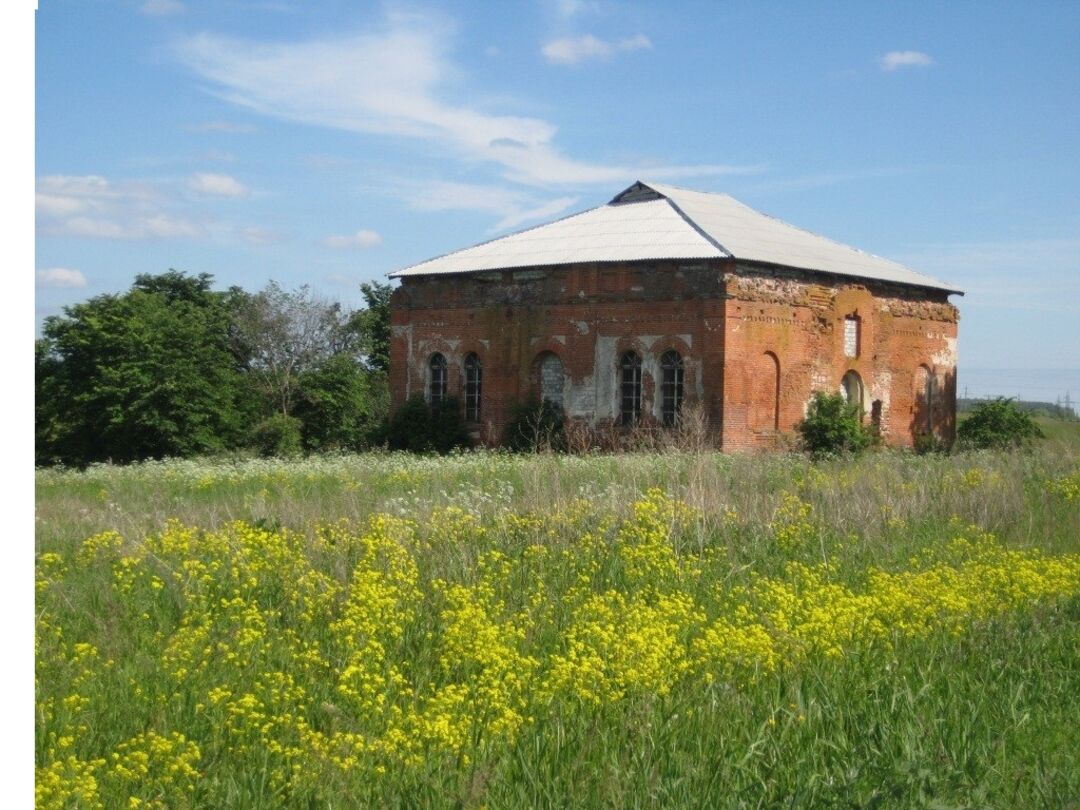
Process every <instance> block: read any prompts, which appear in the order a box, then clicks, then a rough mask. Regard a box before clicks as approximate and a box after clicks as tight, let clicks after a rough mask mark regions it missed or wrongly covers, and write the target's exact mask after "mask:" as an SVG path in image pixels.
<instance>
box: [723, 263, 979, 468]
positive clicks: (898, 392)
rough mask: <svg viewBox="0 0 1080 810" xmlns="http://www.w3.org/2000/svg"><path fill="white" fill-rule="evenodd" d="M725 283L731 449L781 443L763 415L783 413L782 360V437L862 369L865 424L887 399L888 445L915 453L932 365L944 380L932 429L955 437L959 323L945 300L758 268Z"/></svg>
mask: <svg viewBox="0 0 1080 810" xmlns="http://www.w3.org/2000/svg"><path fill="white" fill-rule="evenodd" d="M726 281H727V292H728V299H727V309H726V313H725V332H726V336H725V342H726V345H727V364H726V368H725V370H726V376H725V385H724V402H725V407H724V422H723V448H724V449H725V450H749V449H756V448H765V447H770V446H773V445H775V444H777V443H778V441H779V439H778V437H777V436H776V431H774V430H773V429H772V428H771V427H770V426H769V425H768V423H767V420H766V419H763V418H761V414H763V413H769V414H771V413H773V409H774V408H775V384H774V382H773V380H774V379H775V374H776V365H777V361H778V364H779V368H780V396H779V412H778V419H777V424H778V427H779V432H780V433H781V434H790V433H791V432H793V431H794V428H795V424H796V423H797V422H798V421H799V420H800V419H802V417H803V416H804V415H805V412H806V406H807V404H808V402H809V400H810V397H811V394H812V392H814V391H818V390H824V391H838V390H839V389H840V385H841V380H842V379H843V377H844V375H845V374H846V373H847V372H849V371H854V372H855V373H857V374H858V375H859V378H860V379H861V381H862V387H863V401H862V405H863V410H864V414H865V419H866V421H867V422H870V420H871V418H872V412H873V406H874V402H875V401H878V402H880V429H881V434H882V437H883V438H884V440H885V441H886V443H888V444H891V445H895V446H910V445H911V444H912V441H913V436H914V433H915V432H916V431H921V430H923V429H924V428H925V426H926V425H927V424H928V421H927V415H926V413H925V407H924V405H923V404H922V403H921V402H920V401H919V397H918V396H917V393H918V391H917V389H918V390H921V389H922V388H923V387H924V386H923V385H922V384H921V383H919V381H918V380H917V374H918V370H919V368H920V366H924V367H926V368H928V369H931V370H932V372H933V374H934V376H935V378H936V383H937V385H936V396H935V397H934V419H933V429H934V432H935V434H937V435H938V436H939V437H940V438H942V439H944V440H946V441H951V440H952V438H953V436H954V432H955V411H956V336H957V317H958V316H957V311H956V308H955V307H954V306H953V305H951V304H949V303H948V302H947V300H946V297H945V296H944V294H941V293H935V292H923V291H917V290H914V289H912V288H904V287H899V286H896V285H886V284H873V283H870V282H867V283H857V282H854V281H853V282H846V281H845V282H836V281H833V282H832V283H824V282H825V281H826V280H825V278H824V277H819V278H814V277H812V276H811V275H810V274H805V273H795V272H792V271H782V270H768V269H765V268H754V267H740V268H738V270H737V272H729V273H728V274H727V275H726ZM848 316H855V317H856V318H857V319H858V321H857V322H858V324H859V333H860V334H859V341H858V354H857V356H856V357H847V356H845V350H844V320H845V318H846V317H848ZM766 352H767V353H769V355H771V356H770V357H769V359H768V362H766V361H765V359H764V357H765V353H766ZM773 358H775V360H773Z"/></svg>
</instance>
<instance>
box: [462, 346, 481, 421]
mask: <svg viewBox="0 0 1080 810" xmlns="http://www.w3.org/2000/svg"><path fill="white" fill-rule="evenodd" d="M483 376H484V370H483V367H482V366H481V365H480V358H479V357H477V356H476V355H475V354H470V355H469V356H468V357H466V358H465V421H466V422H479V421H480V387H481V385H482V383H483Z"/></svg>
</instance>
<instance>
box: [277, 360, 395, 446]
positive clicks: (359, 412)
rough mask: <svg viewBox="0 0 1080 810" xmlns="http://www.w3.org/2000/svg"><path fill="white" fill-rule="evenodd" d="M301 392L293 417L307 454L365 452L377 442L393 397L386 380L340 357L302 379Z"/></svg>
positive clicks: (384, 377)
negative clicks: (296, 420)
mask: <svg viewBox="0 0 1080 810" xmlns="http://www.w3.org/2000/svg"><path fill="white" fill-rule="evenodd" d="M298 391H299V393H298V396H297V402H296V407H295V408H294V409H293V415H294V416H296V417H297V418H299V419H300V421H301V422H303V430H302V432H303V436H304V446H305V447H306V448H307V449H308V450H312V451H317V452H324V451H328V450H361V449H363V448H364V447H368V446H370V445H371V443H372V439H373V438H376V437H377V432H378V428H379V425H380V422H381V421H382V419H383V418H384V417H385V414H386V410H387V402H386V400H387V398H388V396H387V395H388V394H389V391H388V390H387V386H386V376H385V375H384V374H381V373H377V372H369V371H367V370H366V369H365V368H364V367H363V366H362V365H361V364H360V363H359V362H357V361H356V360H355V359H354V358H352V357H350V356H348V355H346V354H338V355H334V356H333V357H331V358H329V359H328V360H326V361H325V362H324V363H322V364H321V365H320V366H319V367H318V368H315V369H312V370H310V371H307V372H305V373H304V374H301V375H300V378H299V387H298Z"/></svg>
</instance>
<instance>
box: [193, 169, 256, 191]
mask: <svg viewBox="0 0 1080 810" xmlns="http://www.w3.org/2000/svg"><path fill="white" fill-rule="evenodd" d="M188 188H190V189H191V190H192V191H194V192H197V193H199V194H210V195H212V196H215V197H246V196H247V195H248V194H249V192H248V188H247V186H245V185H244V184H243V183H241V182H240V181H239V180H237V179H236V178H235V177H230V176H229V175H227V174H215V173H213V172H197V173H196V174H193V175H192V176H191V179H190V180H188Z"/></svg>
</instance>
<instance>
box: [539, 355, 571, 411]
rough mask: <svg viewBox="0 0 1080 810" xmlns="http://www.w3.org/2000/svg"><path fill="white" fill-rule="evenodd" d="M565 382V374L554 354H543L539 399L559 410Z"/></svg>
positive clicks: (557, 357) (560, 362) (561, 364)
mask: <svg viewBox="0 0 1080 810" xmlns="http://www.w3.org/2000/svg"><path fill="white" fill-rule="evenodd" d="M565 381H566V372H565V371H564V369H563V362H562V360H560V359H559V356H558V355H556V354H552V353H550V352H549V353H547V354H545V355H544V357H543V359H542V360H541V361H540V399H541V400H543V401H544V402H550V403H551V404H552V405H558V406H559V407H560V408H561V407H562V406H563V386H564V383H565Z"/></svg>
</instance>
